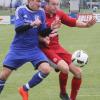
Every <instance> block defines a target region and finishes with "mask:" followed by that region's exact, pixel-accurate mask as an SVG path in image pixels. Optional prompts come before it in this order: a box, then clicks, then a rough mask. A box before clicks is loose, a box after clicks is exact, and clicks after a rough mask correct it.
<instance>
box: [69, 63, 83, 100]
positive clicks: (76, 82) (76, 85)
mask: <svg viewBox="0 0 100 100" xmlns="http://www.w3.org/2000/svg"><path fill="white" fill-rule="evenodd" d="M69 66H70V67H69V68H70V71H71V72H72V73H73V75H74V77H73V79H72V83H71V94H70V98H71V100H76V96H77V94H78V91H79V89H80V86H81V83H82V70H81V69H80V68H79V67H77V66H75V65H73V64H72V63H71V64H70V65H69Z"/></svg>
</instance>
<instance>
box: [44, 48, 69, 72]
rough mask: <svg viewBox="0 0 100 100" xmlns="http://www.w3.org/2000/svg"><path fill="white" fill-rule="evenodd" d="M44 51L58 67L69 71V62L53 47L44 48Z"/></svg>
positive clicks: (63, 70)
mask: <svg viewBox="0 0 100 100" xmlns="http://www.w3.org/2000/svg"><path fill="white" fill-rule="evenodd" d="M43 52H44V53H45V54H46V56H47V57H48V58H49V59H50V60H51V61H52V62H53V63H55V64H56V65H57V68H58V69H59V70H60V71H62V72H63V73H68V72H69V66H68V64H67V63H66V62H65V61H64V60H63V59H62V58H61V57H60V56H59V55H58V54H57V53H55V50H53V49H44V50H43Z"/></svg>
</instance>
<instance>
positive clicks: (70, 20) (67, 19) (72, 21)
mask: <svg viewBox="0 0 100 100" xmlns="http://www.w3.org/2000/svg"><path fill="white" fill-rule="evenodd" d="M60 14H61V22H62V23H63V24H65V25H67V26H70V27H75V26H76V19H75V18H71V17H70V16H68V15H67V14H66V13H64V12H63V11H61V13H60Z"/></svg>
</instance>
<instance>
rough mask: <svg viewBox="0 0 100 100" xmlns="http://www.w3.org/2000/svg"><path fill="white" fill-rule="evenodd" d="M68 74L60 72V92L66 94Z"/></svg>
mask: <svg viewBox="0 0 100 100" xmlns="http://www.w3.org/2000/svg"><path fill="white" fill-rule="evenodd" d="M67 79H68V74H65V73H62V72H60V74H59V84H60V93H61V94H63V95H65V94H66V85H67Z"/></svg>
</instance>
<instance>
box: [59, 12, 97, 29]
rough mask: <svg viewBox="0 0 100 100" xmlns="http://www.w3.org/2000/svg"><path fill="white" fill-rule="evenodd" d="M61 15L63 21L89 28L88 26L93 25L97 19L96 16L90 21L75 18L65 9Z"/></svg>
mask: <svg viewBox="0 0 100 100" xmlns="http://www.w3.org/2000/svg"><path fill="white" fill-rule="evenodd" d="M61 15H62V18H61V21H62V23H63V24H65V25H67V26H70V27H79V28H87V27H91V26H92V25H94V24H95V23H96V19H95V18H94V16H93V18H92V19H91V20H90V21H87V22H82V21H79V20H77V19H75V18H71V17H70V16H68V15H67V14H66V13H64V12H63V11H62V12H61Z"/></svg>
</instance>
